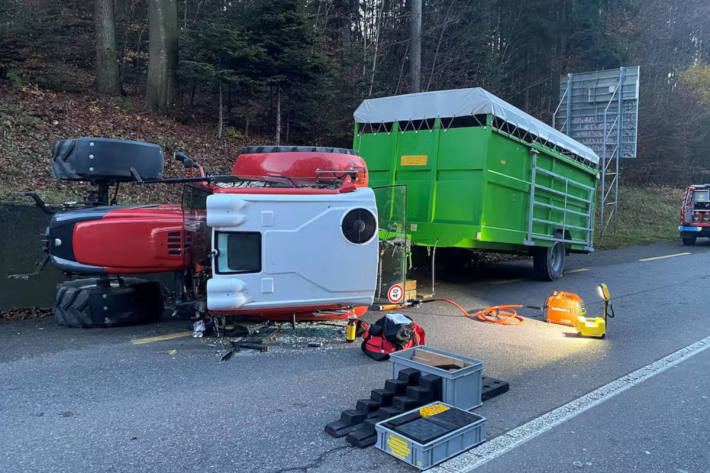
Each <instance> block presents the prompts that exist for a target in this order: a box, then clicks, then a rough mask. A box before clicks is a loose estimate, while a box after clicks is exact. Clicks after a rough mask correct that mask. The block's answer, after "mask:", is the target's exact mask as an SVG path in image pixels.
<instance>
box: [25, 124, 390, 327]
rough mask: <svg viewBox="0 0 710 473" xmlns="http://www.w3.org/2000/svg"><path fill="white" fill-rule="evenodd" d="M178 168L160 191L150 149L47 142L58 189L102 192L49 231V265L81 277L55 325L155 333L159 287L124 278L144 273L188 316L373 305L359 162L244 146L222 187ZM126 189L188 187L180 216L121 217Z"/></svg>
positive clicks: (372, 228) (320, 311)
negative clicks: (71, 183)
mask: <svg viewBox="0 0 710 473" xmlns="http://www.w3.org/2000/svg"><path fill="white" fill-rule="evenodd" d="M175 158H176V159H178V160H179V161H181V162H182V164H183V165H184V167H185V168H186V169H187V171H188V176H187V177H185V178H177V179H163V176H162V173H163V153H162V150H161V148H160V147H159V146H157V145H153V144H148V143H141V142H135V141H124V140H111V139H103V138H79V139H75V140H65V141H60V142H57V143H55V145H54V149H53V157H52V173H53V176H54V177H56V178H59V179H65V180H75V181H88V182H90V183H92V184H93V185H95V187H96V190H94V191H92V192H90V193H89V196H88V197H87V199H86V202H85V203H84V204H83V206H82V207H81V208H76V207H70V206H67V205H65V207H64V208H63V209H62V210H61V211H60V212H57V213H55V214H54V215H53V216H52V219H51V222H50V224H49V227H48V228H47V234H46V236H47V247H46V251H47V259H48V261H50V262H51V263H52V264H53V265H54V266H56V267H58V268H59V269H61V270H62V271H64V272H66V273H67V274H68V275H69V276H70V277H80V278H79V279H70V280H68V281H66V282H64V283H61V284H59V285H58V288H57V296H56V304H55V308H54V313H55V318H56V320H57V322H59V323H60V324H63V325H67V326H72V327H96V326H109V325H121V324H130V323H139V322H148V321H153V320H157V319H158V318H159V317H160V316H161V314H162V312H163V310H164V304H165V302H164V295H165V294H164V293H165V291H164V290H163V289H162V286H161V284H159V283H158V282H155V281H153V280H149V279H145V278H136V277H126V276H128V275H132V276H135V275H141V274H148V273H165V272H172V273H174V274H175V281H176V285H175V307H176V310H178V311H180V310H184V311H187V312H188V313H194V311H195V310H202V311H206V312H208V313H210V314H212V315H239V316H246V317H250V318H258V319H266V320H291V321H301V320H321V319H334V318H335V319H340V318H347V317H351V316H353V315H361V314H362V313H363V312H364V307H366V306H367V305H369V304H371V303H372V300H373V295H374V292H375V286H376V281H377V270H378V268H377V267H378V238H377V234H378V220H377V206H376V204H375V196H374V193H373V190H372V189H370V188H368V187H367V168H366V166H365V163H364V161H363V160H362V159H361V158H360V157H359V156H357V155H356V154H355V153H354V152H353V151H352V150H346V149H339V148H318V147H250V148H246V149H244V150H243V151H242V153H241V154H240V155H239V156H238V158H237V160H236V162H235V165H234V168H233V170H232V174H231V175H229V176H214V175H208V174H206V173H205V171H204V169H203V168H202V166H200V165H199V164H197V163H196V162H195V161H193V160H192V159H190V158H189V157H188V156H186V155H185V154H183V153H175ZM126 182H131V183H134V184H139V185H140V184H143V185H147V184H182V185H183V186H184V187H183V197H182V205H162V204H161V205H157V204H156V205H134V206H121V205H118V203H117V197H116V196H117V194H118V190H119V186H120V185H121V184H122V183H126ZM111 187H113V188H114V192H113V193H112V192H110V191H111ZM34 197H35V200H37V201H38V205H40V206H43V204H42V203H41V201H39V199H38V198H37V197H36V196H34Z"/></svg>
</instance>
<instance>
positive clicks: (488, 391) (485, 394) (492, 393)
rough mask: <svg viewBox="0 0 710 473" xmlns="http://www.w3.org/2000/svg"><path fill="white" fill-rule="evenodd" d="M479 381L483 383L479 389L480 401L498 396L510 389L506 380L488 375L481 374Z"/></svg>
mask: <svg viewBox="0 0 710 473" xmlns="http://www.w3.org/2000/svg"><path fill="white" fill-rule="evenodd" d="M481 383H482V384H483V387H482V389H481V401H487V400H489V399H491V398H494V397H496V396H500V395H501V394H503V393H506V392H508V390H509V389H510V385H509V384H508V383H507V382H505V381H501V380H500V379H495V378H489V377H488V376H483V378H482V379H481Z"/></svg>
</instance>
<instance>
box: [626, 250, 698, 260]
mask: <svg viewBox="0 0 710 473" xmlns="http://www.w3.org/2000/svg"><path fill="white" fill-rule="evenodd" d="M689 254H690V253H688V252H687V251H686V252H685V253H674V254H672V255H664V256H654V257H652V258H641V259H640V260H639V261H655V260H657V259H666V258H675V257H676V256H685V255H689Z"/></svg>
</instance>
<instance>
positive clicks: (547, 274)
mask: <svg viewBox="0 0 710 473" xmlns="http://www.w3.org/2000/svg"><path fill="white" fill-rule="evenodd" d="M565 253H566V249H565V244H564V243H562V242H559V241H558V242H556V243H555V244H554V245H552V246H549V247H547V246H542V247H538V248H535V249H534V252H533V269H534V271H535V276H537V278H538V279H541V280H543V281H555V280H557V279H559V278H561V277H562V272H563V271H564V269H565Z"/></svg>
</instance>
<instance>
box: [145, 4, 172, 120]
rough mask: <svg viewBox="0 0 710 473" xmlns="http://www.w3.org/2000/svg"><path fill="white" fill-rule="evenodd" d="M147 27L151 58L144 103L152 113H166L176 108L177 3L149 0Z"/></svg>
mask: <svg viewBox="0 0 710 473" xmlns="http://www.w3.org/2000/svg"><path fill="white" fill-rule="evenodd" d="M148 24H149V29H150V31H149V42H150V47H149V53H150V56H149V58H148V82H147V84H146V89H145V102H146V105H147V106H148V107H149V108H150V109H151V110H153V111H156V112H161V113H166V112H169V111H171V110H172V109H173V107H174V106H175V83H176V81H177V80H176V75H175V74H176V69H177V61H178V28H177V5H176V0H149V1H148Z"/></svg>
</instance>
